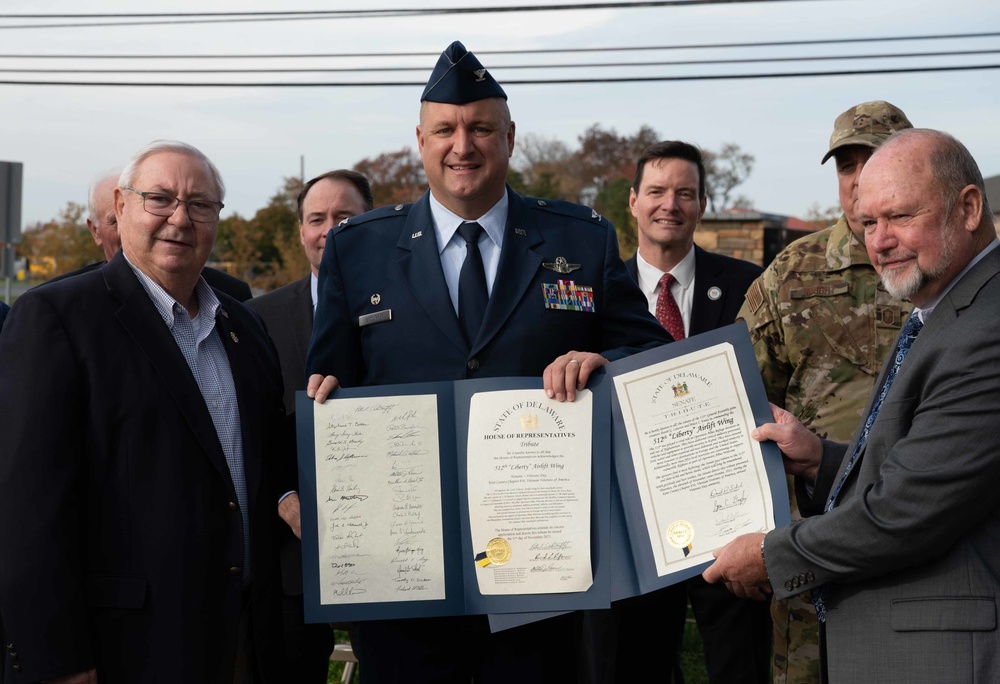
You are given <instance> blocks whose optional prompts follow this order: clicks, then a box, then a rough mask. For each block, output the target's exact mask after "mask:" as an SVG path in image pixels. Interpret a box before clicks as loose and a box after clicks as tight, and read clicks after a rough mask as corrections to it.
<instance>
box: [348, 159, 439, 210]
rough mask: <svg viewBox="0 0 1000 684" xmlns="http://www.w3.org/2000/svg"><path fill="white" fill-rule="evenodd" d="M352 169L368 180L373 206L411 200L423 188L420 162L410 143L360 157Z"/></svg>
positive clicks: (423, 182) (422, 192) (418, 195)
mask: <svg viewBox="0 0 1000 684" xmlns="http://www.w3.org/2000/svg"><path fill="white" fill-rule="evenodd" d="M354 170H355V171H357V172H358V173H361V174H364V175H365V177H366V178H368V182H369V183H371V186H372V195H373V197H374V198H375V206H376V207H381V206H385V205H387V204H405V203H409V202H415V201H417V200H418V199H419V198H420V196H421V195H422V194H424V191H425V190H427V178H426V177H425V176H424V165H423V162H421V160H420V155H418V154H417V152H416V151H415V150H414V149H413V148H412V147H404V148H402V149H401V150H398V151H396V152H383V153H382V154H380V155H378V156H376V157H368V158H365V159H362V160H361V161H359V162H358V163H357V164H355V165H354Z"/></svg>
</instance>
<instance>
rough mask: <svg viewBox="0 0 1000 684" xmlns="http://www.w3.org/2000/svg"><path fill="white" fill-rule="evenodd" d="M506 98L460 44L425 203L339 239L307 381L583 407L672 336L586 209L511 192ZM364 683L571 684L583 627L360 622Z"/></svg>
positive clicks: (425, 124) (427, 139)
mask: <svg viewBox="0 0 1000 684" xmlns="http://www.w3.org/2000/svg"><path fill="white" fill-rule="evenodd" d="M506 100H507V96H506V94H505V93H504V91H503V89H502V88H501V87H500V85H499V84H498V83H497V82H496V81H495V80H494V79H493V77H492V76H491V75H490V74H489V72H488V71H487V70H486V69H485V68H483V66H482V64H481V63H480V62H479V60H478V59H476V57H475V55H473V54H472V53H470V52H467V51H466V49H465V47H464V46H463V45H462V44H461V43H458V42H455V43H453V44H452V45H451V46H449V47H448V49H447V50H446V51H445V52H444V53H443V54H442V55H441V58H440V59H439V60H438V63H437V66H436V67H435V69H434V72H433V73H432V74H431V77H430V80H429V81H428V83H427V87H426V88H425V89H424V92H423V96H422V97H421V108H420V123H419V125H418V126H417V129H416V133H417V144H418V146H419V150H420V156H421V158H422V160H423V164H424V171H425V173H426V175H427V181H428V185H429V186H430V190H429V192H427V193H426V194H425V195H424V196H423V197H422V198H421V199H420V200H419V201H418V202H416V203H415V204H413V205H396V206H390V207H383V208H381V209H377V210H375V211H373V212H369V213H367V214H363V215H362V216H359V217H356V218H351V219H349V220H347V221H346V222H345V223H343V224H342V225H341V227H340V228H338V229H335V230H334V231H332V232H331V234H330V236H329V237H328V238H327V242H326V249H325V251H324V254H323V261H322V266H321V268H320V277H319V302H318V306H317V310H316V317H315V323H314V331H313V338H312V343H311V345H310V349H309V358H308V361H307V364H306V365H307V369H308V371H309V372H310V373H314V374H315V373H322V374H333V375H336V376H337V378H339V379H340V383H341V384H342V385H343V386H345V387H352V386H369V385H383V384H390V383H407V382H429V381H442V380H459V379H463V378H487V377H498V376H524V375H543V377H544V383H545V388H546V391H547V393H548V395H549V397H551V398H554V399H556V400H559V401H562V400H566V399H568V400H570V401H572V400H573V399H574V398H575V394H576V391H577V390H578V389H582V388H583V387H584V385H585V383H586V381H587V378H588V377H589V376H590V374H591V372H593V371H594V370H595V369H597V368H598V367H600V366H601V365H603V364H605V363H607V362H608V361H609V360H614V359H618V358H622V357H624V356H626V355H628V354H629V353H631V352H632V351H635V350H636V348H639V347H645V346H655V345H656V344H661V343H664V342H668V341H670V337H669V335H668V334H667V333H665V332H664V330H663V328H662V327H660V326H659V324H657V322H656V320H655V319H654V318H653V317H652V316H651V315H650V314H649V312H648V310H647V307H646V302H645V299H644V298H643V296H642V293H641V292H640V291H639V289H638V288H637V287H636V286H635V284H634V283H633V282H632V280H631V278H630V277H629V275H628V273H627V272H626V270H625V267H624V265H623V264H622V262H621V259H620V258H619V256H618V244H617V239H616V236H615V230H614V227H613V226H612V225H611V224H610V223H609V222H608V221H607V220H606V219H604V218H602V217H601V216H600V215H599V214H597V213H596V212H594V211H592V210H591V209H589V208H585V207H581V206H578V205H574V204H570V203H567V202H559V201H552V200H541V199H535V198H526V197H521V196H519V195H518V194H517V193H515V192H514V191H513V190H511V189H510V188H508V187H506V185H505V179H506V174H507V167H508V164H509V159H510V155H511V153H512V152H513V150H514V123H513V122H512V121H511V119H510V112H509V110H508V108H507V102H506ZM351 636H352V642H353V643H354V646H355V650H356V652H357V654H358V656H359V659H360V661H361V675H362V679H363V680H364V681H379V682H384V681H403V680H404V679H405V681H407V682H408V683H410V682H413V681H415V680H419V681H435V682H440V681H454V682H461V683H462V684H467V683H468V682H469V681H470V678H474V680H475V681H477V682H491V681H501V680H502V681H509V680H510V678H511V677H514V678H516V679H518V680H519V681H537V682H544V681H571V680H572V679H573V678H574V676H575V671H576V667H577V662H578V660H577V654H578V646H577V644H578V641H579V639H578V616H577V615H576V614H572V615H564V616H561V617H558V618H554V619H551V620H545V621H542V622H540V623H536V624H534V625H529V626H526V627H520V628H517V629H513V630H508V631H506V632H500V633H498V634H493V635H491V634H489V629H488V626H487V622H486V618H485V617H483V616H476V617H451V618H435V619H418V620H395V621H380V622H364V623H360V624H359V625H358V626H357V628H356V629H355V630H353V631H352V635H351Z"/></svg>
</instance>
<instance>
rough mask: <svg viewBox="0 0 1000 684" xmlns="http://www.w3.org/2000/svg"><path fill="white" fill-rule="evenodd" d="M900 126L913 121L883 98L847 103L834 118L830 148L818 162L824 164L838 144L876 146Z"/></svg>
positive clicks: (845, 145) (901, 128)
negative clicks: (848, 106)
mask: <svg viewBox="0 0 1000 684" xmlns="http://www.w3.org/2000/svg"><path fill="white" fill-rule="evenodd" d="M904 128H913V124H911V123H910V120H909V119H907V118H906V114H904V113H903V110H902V109H900V108H899V107H897V106H896V105H894V104H891V103H889V102H885V101H884V100H875V101H874V102H863V103H861V104H859V105H856V106H854V107H851V108H850V109H848V110H847V111H846V112H844V113H843V114H841V115H840V116H838V117H837V121H836V122H834V124H833V135H831V136H830V149H829V151H828V152H827V153H826V154H825V155H823V161H821V162H820V164H825V163H826V160H827V159H829V158H830V157H832V156H833V153H834V151H836V150H837V149H838V148H841V147H847V146H848V145H864V146H865V147H871V148H876V147H878V146H879V145H881V144H882V143H883V142H885V139H886V138H888V137H889V136H890V135H892V134H893V133H895V132H896V131H901V130H903V129H904Z"/></svg>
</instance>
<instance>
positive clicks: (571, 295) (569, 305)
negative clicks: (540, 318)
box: [542, 280, 596, 313]
mask: <svg viewBox="0 0 1000 684" xmlns="http://www.w3.org/2000/svg"><path fill="white" fill-rule="evenodd" d="M542 293H543V294H544V295H545V308H546V309H561V310H563V311H588V312H590V313H594V312H595V311H596V309H595V308H594V288H592V287H587V286H585V285H577V284H576V283H574V282H573V281H572V280H558V281H556V283H555V284H552V283H542Z"/></svg>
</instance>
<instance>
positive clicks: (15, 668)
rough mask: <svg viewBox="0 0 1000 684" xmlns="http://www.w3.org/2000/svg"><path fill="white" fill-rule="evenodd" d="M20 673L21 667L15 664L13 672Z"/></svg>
mask: <svg viewBox="0 0 1000 684" xmlns="http://www.w3.org/2000/svg"><path fill="white" fill-rule="evenodd" d="M20 671H21V666H20V665H16V664H15V665H14V672H20Z"/></svg>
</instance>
